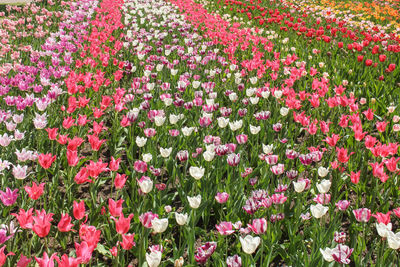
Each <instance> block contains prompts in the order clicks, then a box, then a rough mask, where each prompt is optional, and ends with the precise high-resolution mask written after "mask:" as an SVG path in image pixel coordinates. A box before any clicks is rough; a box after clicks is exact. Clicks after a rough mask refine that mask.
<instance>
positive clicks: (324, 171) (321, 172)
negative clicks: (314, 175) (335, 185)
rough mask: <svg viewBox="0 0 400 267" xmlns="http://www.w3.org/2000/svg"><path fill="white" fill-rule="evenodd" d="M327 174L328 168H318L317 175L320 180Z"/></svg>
mask: <svg viewBox="0 0 400 267" xmlns="http://www.w3.org/2000/svg"><path fill="white" fill-rule="evenodd" d="M328 173H329V168H325V167H322V166H321V167H319V168H318V175H319V176H321V177H322V178H323V177H325V176H327V175H328Z"/></svg>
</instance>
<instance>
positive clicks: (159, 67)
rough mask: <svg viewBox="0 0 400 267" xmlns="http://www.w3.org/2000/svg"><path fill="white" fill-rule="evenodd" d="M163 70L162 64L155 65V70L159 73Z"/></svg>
mask: <svg viewBox="0 0 400 267" xmlns="http://www.w3.org/2000/svg"><path fill="white" fill-rule="evenodd" d="M163 68H164V65H163V64H157V66H156V70H157V71H159V72H160V71H162V69H163Z"/></svg>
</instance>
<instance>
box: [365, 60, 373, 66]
mask: <svg viewBox="0 0 400 267" xmlns="http://www.w3.org/2000/svg"><path fill="white" fill-rule="evenodd" d="M372 63H373V62H372V60H371V59H367V60H365V66H367V67H369V66H371V65H372Z"/></svg>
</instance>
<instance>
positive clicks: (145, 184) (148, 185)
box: [138, 176, 153, 194]
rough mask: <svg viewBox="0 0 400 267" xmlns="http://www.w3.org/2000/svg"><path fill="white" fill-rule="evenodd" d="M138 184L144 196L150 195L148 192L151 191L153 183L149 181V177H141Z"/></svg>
mask: <svg viewBox="0 0 400 267" xmlns="http://www.w3.org/2000/svg"><path fill="white" fill-rule="evenodd" d="M138 183H139V187H140V190H142V192H143V193H145V194H147V193H150V191H151V190H152V189H153V181H152V180H151V179H150V177H147V176H142V178H140V180H139V181H138Z"/></svg>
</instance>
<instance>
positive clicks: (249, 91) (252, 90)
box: [246, 88, 256, 97]
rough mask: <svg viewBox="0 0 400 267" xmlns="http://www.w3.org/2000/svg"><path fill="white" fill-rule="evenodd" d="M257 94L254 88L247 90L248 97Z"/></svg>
mask: <svg viewBox="0 0 400 267" xmlns="http://www.w3.org/2000/svg"><path fill="white" fill-rule="evenodd" d="M255 92H256V89H254V88H249V89H247V90H246V96H248V97H251V96H253V95H254V93H255Z"/></svg>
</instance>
